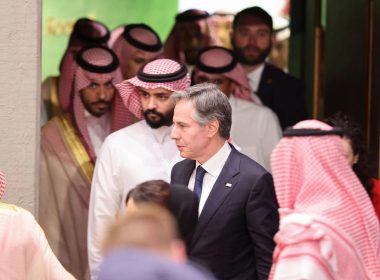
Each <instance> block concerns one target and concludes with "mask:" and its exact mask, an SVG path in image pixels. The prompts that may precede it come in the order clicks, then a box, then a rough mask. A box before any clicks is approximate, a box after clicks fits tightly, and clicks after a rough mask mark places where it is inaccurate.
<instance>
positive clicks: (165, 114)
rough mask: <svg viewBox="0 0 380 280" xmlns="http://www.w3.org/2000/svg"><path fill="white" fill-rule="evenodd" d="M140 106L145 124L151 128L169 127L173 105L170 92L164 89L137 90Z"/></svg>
mask: <svg viewBox="0 0 380 280" xmlns="http://www.w3.org/2000/svg"><path fill="white" fill-rule="evenodd" d="M139 93H140V99H141V105H142V109H143V113H144V117H145V120H146V122H147V123H148V124H149V126H150V127H151V128H159V127H161V126H163V125H167V126H169V125H171V124H172V122H173V110H174V103H173V101H172V100H171V98H170V96H171V95H172V92H171V91H169V90H167V89H164V88H154V89H147V88H139Z"/></svg>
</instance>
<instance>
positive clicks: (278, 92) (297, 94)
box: [256, 64, 307, 129]
mask: <svg viewBox="0 0 380 280" xmlns="http://www.w3.org/2000/svg"><path fill="white" fill-rule="evenodd" d="M256 94H257V95H258V96H259V97H260V99H261V101H262V102H263V104H264V105H266V106H268V107H269V108H271V109H272V110H273V111H274V112H275V113H276V115H277V117H278V119H279V121H280V124H281V127H282V129H285V128H287V127H288V126H293V125H294V124H296V123H297V122H299V121H302V120H305V119H307V111H306V102H305V89H304V86H303V84H302V83H301V81H300V80H298V79H297V78H295V77H292V76H290V75H288V74H286V73H285V72H284V71H282V70H281V69H279V68H277V67H275V66H273V65H270V64H265V67H264V70H263V73H262V75H261V80H260V84H259V88H258V91H257V93H256Z"/></svg>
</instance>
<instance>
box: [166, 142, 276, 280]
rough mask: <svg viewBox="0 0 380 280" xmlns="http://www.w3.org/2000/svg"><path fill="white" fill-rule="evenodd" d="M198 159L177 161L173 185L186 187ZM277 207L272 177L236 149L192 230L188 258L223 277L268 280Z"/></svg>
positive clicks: (174, 168) (172, 180) (237, 279)
mask: <svg viewBox="0 0 380 280" xmlns="http://www.w3.org/2000/svg"><path fill="white" fill-rule="evenodd" d="M194 168H195V161H193V160H184V161H181V162H179V163H177V164H176V165H175V166H174V167H173V169H172V174H171V182H172V183H177V184H182V185H184V186H186V187H187V184H188V182H189V179H190V176H191V174H192V172H193V170H194ZM277 210H278V204H277V200H276V197H275V192H274V186H273V180H272V176H271V175H270V174H269V173H268V172H267V171H266V170H265V169H264V168H263V167H261V166H260V165H259V164H258V163H256V162H255V161H253V160H252V159H250V158H248V157H247V156H245V155H243V154H241V153H240V152H238V151H237V150H236V149H235V148H233V147H232V151H231V154H230V155H229V157H228V159H227V161H226V163H225V165H224V167H223V169H222V171H221V174H220V176H219V177H218V179H217V181H216V182H215V185H214V186H213V188H212V191H211V193H210V195H209V197H208V199H207V201H206V204H205V206H204V208H203V210H202V213H201V215H200V216H199V220H198V223H197V226H196V228H195V231H194V235H193V239H192V242H191V246H190V248H189V252H190V257H191V258H192V259H193V260H194V261H200V262H201V263H203V264H206V266H207V267H208V268H209V269H210V270H211V271H212V272H213V273H214V274H215V276H216V277H218V278H219V279H236V280H245V279H267V278H268V274H269V271H270V267H271V264H272V252H273V249H274V246H275V244H274V241H273V235H274V234H275V233H276V232H277V230H278V211H277Z"/></svg>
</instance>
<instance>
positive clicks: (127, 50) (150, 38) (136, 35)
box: [112, 24, 162, 78]
mask: <svg viewBox="0 0 380 280" xmlns="http://www.w3.org/2000/svg"><path fill="white" fill-rule="evenodd" d="M132 26H134V27H133V28H131V30H130V31H129V35H130V36H131V37H132V38H133V39H134V40H135V41H137V42H140V43H142V44H144V45H149V46H154V45H156V44H158V43H159V44H160V45H161V41H160V39H159V38H158V35H157V34H155V33H153V31H152V30H149V27H148V26H145V25H142V24H137V25H130V27H132ZM125 27H127V26H125ZM115 32H116V31H115ZM123 32H124V30H123ZM123 32H121V34H120V35H119V37H118V38H117V39H116V41H115V42H114V43H113V46H112V49H113V51H114V52H115V53H116V55H117V57H118V58H119V61H120V69H125V68H126V64H128V62H129V60H130V59H131V56H132V54H134V53H135V52H136V51H140V52H145V53H149V54H150V56H151V57H152V58H157V57H158V56H159V55H160V54H161V53H162V48H160V49H159V50H158V51H149V52H148V51H146V50H143V49H141V48H139V47H137V46H134V45H132V44H130V43H129V42H128V41H127V40H126V39H125V38H124V36H123ZM124 75H125V73H124ZM124 78H126V77H124ZM128 78H130V77H128Z"/></svg>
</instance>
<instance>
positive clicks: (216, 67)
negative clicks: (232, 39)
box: [193, 47, 253, 101]
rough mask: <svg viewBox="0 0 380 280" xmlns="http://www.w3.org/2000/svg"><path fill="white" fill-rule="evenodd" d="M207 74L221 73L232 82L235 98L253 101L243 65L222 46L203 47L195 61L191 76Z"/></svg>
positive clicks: (196, 76)
mask: <svg viewBox="0 0 380 280" xmlns="http://www.w3.org/2000/svg"><path fill="white" fill-rule="evenodd" d="M207 74H221V75H223V76H224V77H226V78H228V79H230V80H231V81H232V83H233V88H232V92H231V93H232V94H233V95H234V96H236V97H237V98H240V99H244V100H248V101H253V100H252V95H251V93H252V89H251V87H250V85H249V82H248V79H247V76H246V74H245V72H244V69H243V67H242V66H241V65H240V63H238V62H237V60H236V58H235V57H234V55H233V53H232V52H231V51H230V50H228V49H226V48H223V47H209V48H206V49H203V50H202V51H201V52H200V53H199V56H198V59H197V61H196V64H195V67H194V72H193V77H194V79H197V78H198V76H200V75H204V76H206V77H207Z"/></svg>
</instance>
